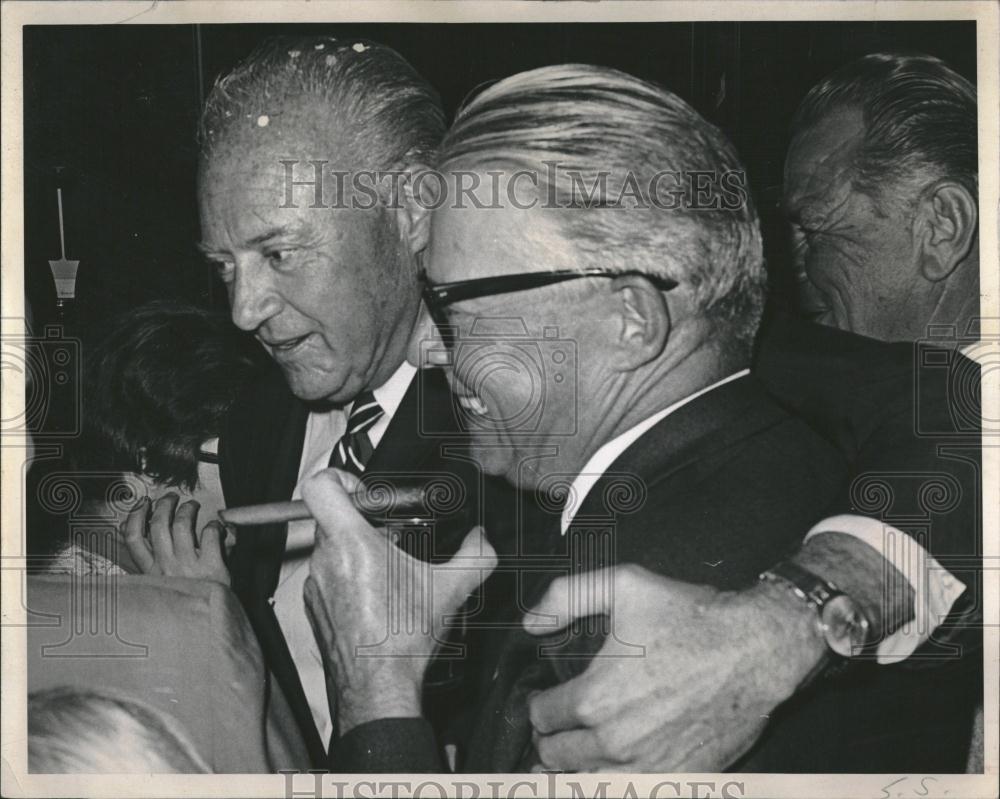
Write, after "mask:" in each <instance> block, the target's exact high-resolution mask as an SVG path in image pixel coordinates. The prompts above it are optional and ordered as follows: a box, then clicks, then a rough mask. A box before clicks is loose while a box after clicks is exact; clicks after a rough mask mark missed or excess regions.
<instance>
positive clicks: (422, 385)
mask: <svg viewBox="0 0 1000 799" xmlns="http://www.w3.org/2000/svg"><path fill="white" fill-rule="evenodd" d="M457 431H458V423H457V421H456V419H455V414H454V411H453V405H452V398H451V391H450V390H449V388H448V381H447V379H446V378H445V375H444V372H442V371H441V370H440V369H420V370H418V371H417V373H416V375H415V376H414V378H413V380H412V381H411V383H410V387H409V388H408V389H407V390H406V394H405V395H403V401H402V402H401V403H400V404H399V407H398V408H397V409H396V413H395V414H394V415H393V417H392V420H391V421H390V422H389V427H388V428H387V429H386V431H385V434H384V435H383V436H382V440H381V441H380V442H379V445H378V447H376V448H375V452H374V453H373V455H372V459H371V461H369V463H368V466H367V468H366V469H365V471H366V472H381V471H393V472H398V471H408V470H413V469H418V468H419V467H420V466H421V465H422V464H424V463H426V462H427V461H428V460H429V459H431V458H433V457H434V456H435V455H437V454H438V451H439V448H440V446H441V444H442V441H443V440H446V439H447V436H448V435H449V434H455V433H457Z"/></svg>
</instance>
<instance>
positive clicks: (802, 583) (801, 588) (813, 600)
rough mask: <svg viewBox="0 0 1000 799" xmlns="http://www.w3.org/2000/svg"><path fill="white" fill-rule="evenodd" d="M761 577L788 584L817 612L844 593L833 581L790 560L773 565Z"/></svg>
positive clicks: (794, 592)
mask: <svg viewBox="0 0 1000 799" xmlns="http://www.w3.org/2000/svg"><path fill="white" fill-rule="evenodd" d="M760 579H761V580H766V581H768V582H781V583H784V584H786V585H787V586H788V587H789V588H790V589H791V591H792V593H793V594H795V596H797V597H798V598H799V599H801V600H802V601H803V602H806V603H807V604H809V605H811V606H812V607H814V608H816V612H817V613H821V612H822V610H823V606H824V605H825V604H826V603H827V602H829V601H830V600H831V599H833V598H834V597H836V596H840V595H841V594H843V593H844V592H843V591H841V590H840V589H839V588H837V586H836V585H834V584H833V583H831V582H827V581H826V580H824V579H823V578H821V577H818V576H817V575H815V574H813V573H812V572H811V571H808V570H806V569H803V568H802V567H801V566H799V565H798V564H797V563H792V561H789V560H786V561H782V562H781V563H779V564H777V565H776V566H772V567H771V568H770V569H768V570H767V571H765V572H763V573H762V574H761V575H760Z"/></svg>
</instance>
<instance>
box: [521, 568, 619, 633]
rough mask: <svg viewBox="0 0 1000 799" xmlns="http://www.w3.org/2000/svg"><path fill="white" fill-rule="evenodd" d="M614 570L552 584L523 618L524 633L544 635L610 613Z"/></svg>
mask: <svg viewBox="0 0 1000 799" xmlns="http://www.w3.org/2000/svg"><path fill="white" fill-rule="evenodd" d="M615 576H616V570H615V569H613V568H607V569H598V570H596V571H590V572H578V573H575V574H571V575H569V576H568V577H557V578H556V579H555V580H553V581H552V584H551V585H550V586H549V588H548V590H547V591H546V592H545V596H543V597H542V599H541V601H539V602H538V604H536V605H535V606H534V608H532V609H531V611H529V612H528V613H526V614H525V616H524V621H523V622H522V624H523V625H524V629H525V630H527V631H528V632H529V633H532V634H533V635H547V634H549V633H552V632H555V631H556V630H559V629H561V628H563V627H565V626H567V625H568V624H571V623H572V622H573V621H575V620H576V619H582V618H585V617H587V616H596V615H600V614H603V613H610V612H611V609H612V606H613V604H614V603H613V596H614V590H613V588H614V580H615Z"/></svg>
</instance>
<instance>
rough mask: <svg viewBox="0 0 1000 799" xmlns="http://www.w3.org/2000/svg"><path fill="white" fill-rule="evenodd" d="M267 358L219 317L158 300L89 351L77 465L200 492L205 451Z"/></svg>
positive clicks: (124, 319) (117, 322)
mask: <svg viewBox="0 0 1000 799" xmlns="http://www.w3.org/2000/svg"><path fill="white" fill-rule="evenodd" d="M266 359H267V356H266V354H265V353H264V351H263V349H262V348H261V347H260V345H259V344H257V342H256V341H254V339H253V338H252V337H251V336H250V335H248V334H246V333H243V332H241V331H239V330H238V329H237V328H236V327H234V326H233V324H232V322H231V321H230V320H229V318H228V317H227V316H226V315H224V314H221V313H218V312H214V311H209V310H205V309H202V308H197V307H194V306H189V305H183V304H179V303H173V302H166V301H157V302H152V303H149V304H146V305H142V306H140V307H138V308H135V309H133V310H130V311H128V312H126V313H124V314H122V315H121V316H118V317H116V318H114V319H113V320H112V321H111V323H110V324H109V326H108V329H107V330H106V331H105V332H104V334H103V335H102V336H101V337H100V338H99V340H98V341H97V343H96V344H95V345H94V346H93V348H92V349H90V350H89V351H88V352H85V353H84V380H83V382H84V387H83V409H82V410H83V430H84V433H83V436H82V438H81V441H80V445H81V446H80V448H79V452H78V456H77V458H76V459H75V460H76V461H77V463H76V467H77V468H78V469H88V468H93V469H100V470H105V471H108V470H114V471H130V472H141V473H143V474H146V475H149V476H150V477H152V478H154V479H156V480H158V481H160V482H163V483H166V484H168V485H172V486H184V487H186V488H194V486H195V485H196V484H197V482H198V453H199V450H200V448H201V445H202V444H203V443H204V442H205V441H206V440H207V439H210V438H214V437H216V436H218V435H219V432H220V429H221V427H222V420H223V417H224V416H225V414H226V412H227V411H228V410H229V408H230V406H231V405H232V404H233V403H234V402H235V401H236V400H237V398H238V397H239V395H240V393H241V392H242V391H244V390H247V388H248V386H249V384H250V382H251V380H252V378H253V375H254V373H255V371H256V370H257V369H258V368H259V367H260V366H261V365H262V364H263V363H266Z"/></svg>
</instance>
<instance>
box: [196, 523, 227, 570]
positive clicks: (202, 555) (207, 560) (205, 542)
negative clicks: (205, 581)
mask: <svg viewBox="0 0 1000 799" xmlns="http://www.w3.org/2000/svg"><path fill="white" fill-rule="evenodd" d="M224 536H225V529H224V528H223V526H222V524H221V523H220V522H217V521H213V522H209V523H208V524H206V525H205V529H204V530H202V531H201V541H200V549H199V552H198V554H197V555H196V557H198V558H199V560H200V562H201V563H200V565H201V568H202V569H203V570H205V572H206V574H208V575H210V576H212V577H213V578H214V579H217V580H219V581H220V582H222V583H225V584H226V585H229V584H230V578H229V569H228V568H226V561H225V559H224V558H223V556H222V550H223V543H222V541H223V537H224Z"/></svg>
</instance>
